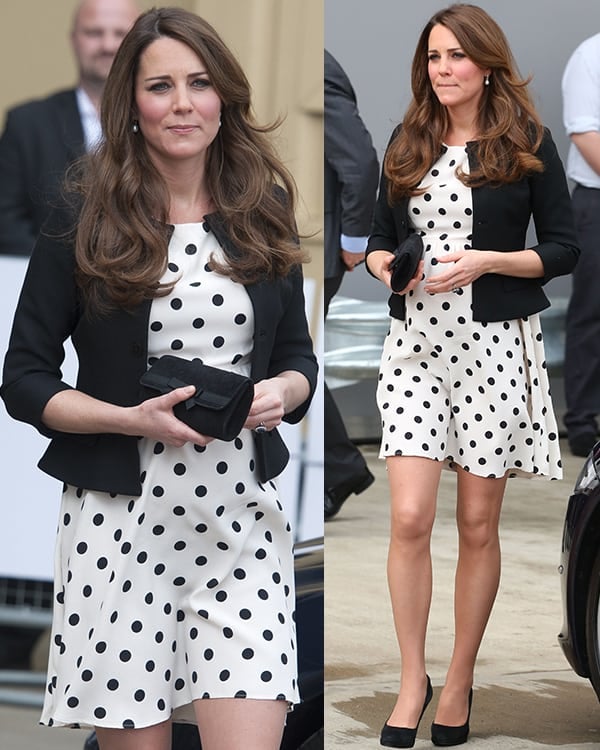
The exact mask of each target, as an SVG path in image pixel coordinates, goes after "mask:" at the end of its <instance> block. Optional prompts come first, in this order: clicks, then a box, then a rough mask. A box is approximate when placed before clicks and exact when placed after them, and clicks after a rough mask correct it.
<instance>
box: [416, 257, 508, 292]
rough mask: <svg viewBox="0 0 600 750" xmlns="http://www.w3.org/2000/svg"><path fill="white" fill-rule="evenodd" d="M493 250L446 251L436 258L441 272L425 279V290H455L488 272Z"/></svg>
mask: <svg viewBox="0 0 600 750" xmlns="http://www.w3.org/2000/svg"><path fill="white" fill-rule="evenodd" d="M495 254H497V253H494V252H493V251H487V250H461V251H459V252H457V253H446V254H445V255H440V256H438V257H437V258H436V260H437V262H438V264H440V265H441V267H442V272H441V273H438V274H435V275H434V276H429V277H428V278H427V279H425V291H426V292H428V293H429V294H441V293H446V292H456V291H458V290H459V289H462V287H465V286H467V284H472V283H473V282H474V281H475V279H478V278H479V277H480V276H483V274H484V273H489V270H490V268H489V264H490V259H491V256H492V255H495Z"/></svg>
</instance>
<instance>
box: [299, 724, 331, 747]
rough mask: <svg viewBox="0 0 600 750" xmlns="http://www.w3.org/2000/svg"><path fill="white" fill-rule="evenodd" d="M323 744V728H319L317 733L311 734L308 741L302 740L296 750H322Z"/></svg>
mask: <svg viewBox="0 0 600 750" xmlns="http://www.w3.org/2000/svg"><path fill="white" fill-rule="evenodd" d="M324 743H325V733H324V730H323V727H321V729H319V730H318V731H317V732H315V733H314V734H311V736H310V737H309V738H308V739H306V740H304V742H303V743H302V744H301V745H300V747H299V748H298V750H323V747H324Z"/></svg>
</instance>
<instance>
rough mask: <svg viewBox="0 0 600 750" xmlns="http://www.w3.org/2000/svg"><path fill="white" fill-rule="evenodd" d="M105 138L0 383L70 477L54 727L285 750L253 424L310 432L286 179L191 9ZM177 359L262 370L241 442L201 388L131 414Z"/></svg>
mask: <svg viewBox="0 0 600 750" xmlns="http://www.w3.org/2000/svg"><path fill="white" fill-rule="evenodd" d="M102 126H103V133H104V136H105V137H104V140H103V142H102V144H101V145H100V146H99V148H98V150H97V152H96V153H95V154H94V155H93V156H92V157H91V159H90V161H89V164H88V165H87V166H86V168H85V171H83V173H82V176H81V179H80V180H79V182H78V185H77V191H78V192H77V194H78V196H79V197H78V203H79V209H78V211H77V215H76V228H75V230H73V231H69V228H71V227H72V226H73V213H72V211H70V212H67V214H66V215H65V211H58V212H57V213H56V214H55V216H54V219H53V221H52V222H51V224H50V226H49V227H48V229H47V230H46V232H45V233H44V234H42V236H41V237H40V239H39V241H38V243H37V247H36V249H35V251H34V253H33V256H32V259H31V264H30V267H29V270H28V273H27V277H26V280H25V283H24V287H23V291H22V295H21V299H20V302H19V305H18V309H17V311H16V315H15V320H14V325H13V332H12V336H11V341H10V347H9V351H8V354H7V356H6V362H5V369H4V383H3V386H2V397H3V398H4V400H5V402H6V405H7V408H8V410H9V412H10V413H11V414H12V416H14V417H15V418H17V419H21V420H24V421H28V422H30V423H31V424H33V425H35V426H36V427H37V428H38V429H39V430H40V431H41V432H42V433H44V434H45V435H48V436H49V437H51V438H52V440H51V443H50V445H49V447H48V450H47V451H46V453H45V455H44V457H43V458H42V460H41V463H40V466H41V467H42V468H43V469H44V470H45V471H47V472H49V473H50V474H52V475H53V476H56V477H58V478H60V479H61V480H62V481H63V482H64V483H65V488H64V494H63V499H62V509H61V516H60V522H59V532H58V543H57V557H56V571H55V588H56V602H55V613H54V623H53V634H52V646H51V653H50V663H49V677H48V692H47V695H46V701H45V705H44V709H43V714H42V723H44V724H47V725H53V726H94V727H95V728H96V733H97V737H98V740H99V743H100V747H101V748H102V750H105V749H106V748H110V750H129V749H130V748H131V749H132V748H140V747H144V748H152V749H153V750H154V749H156V750H162V748H165V750H166V749H167V748H169V747H170V737H171V727H170V723H171V721H172V720H179V719H183V720H188V721H196V722H197V723H198V726H199V730H200V735H201V741H202V747H203V748H204V749H205V750H211V749H216V748H222V747H228V748H242V747H243V748H245V749H247V748H255V749H256V750H258V748H261V750H263V749H264V748H272V749H273V750H275V749H276V748H278V747H279V744H280V741H281V734H282V730H283V725H284V721H285V713H286V711H287V710H288V709H289V707H290V706H291V705H292V704H293V703H294V702H297V700H298V692H297V684H296V659H295V633H294V622H293V610H294V587H293V559H292V538H291V530H290V526H289V524H288V522H287V520H286V519H285V517H284V513H283V509H282V506H281V503H280V501H279V499H278V496H277V488H276V485H275V484H274V483H273V482H271V481H265V482H262V483H261V482H259V481H258V477H257V472H256V465H255V460H256V459H258V458H259V457H261V455H262V454H260V455H259V454H258V453H257V454H256V455H255V449H254V436H255V433H253V430H255V429H256V428H257V427H258V428H259V429H260V430H263V429H266V430H268V431H272V430H274V429H275V428H276V427H277V426H278V425H279V424H280V423H281V421H282V419H284V420H286V421H289V422H297V421H298V420H300V419H301V417H302V416H303V415H304V413H305V412H306V410H307V408H308V405H309V402H310V398H311V396H312V393H313V390H314V387H315V379H316V370H317V366H316V361H315V357H314V355H313V352H312V345H311V341H310V337H309V333H308V330H307V323H306V318H305V313H304V300H303V293H302V274H301V271H300V268H301V266H300V263H301V262H302V261H303V260H304V254H303V252H302V251H301V249H300V248H299V246H298V245H297V242H296V239H295V226H294V190H293V183H292V181H291V178H290V176H289V175H288V173H287V172H286V170H285V168H284V167H283V166H282V164H281V162H280V161H279V160H278V158H277V157H276V156H275V154H274V152H273V150H272V148H271V146H270V145H269V141H268V138H267V134H268V132H269V131H270V130H271V129H272V128H268V127H259V126H258V125H257V124H255V122H254V121H253V117H252V115H251V105H250V94H249V85H248V82H247V80H246V77H245V75H244V73H243V72H242V70H241V68H240V66H239V64H238V63H237V61H236V60H235V58H234V57H233V55H232V54H231V52H230V51H229V50H228V49H227V48H226V47H225V45H224V43H223V42H222V40H221V39H220V38H219V36H218V35H217V34H216V32H215V31H214V29H213V28H212V27H211V26H210V25H209V24H207V23H206V22H205V21H203V20H202V19H200V18H198V17H197V16H195V15H194V14H192V13H188V12H186V11H184V10H180V9H168V8H163V9H158V10H156V9H153V10H151V11H148V12H147V13H145V14H143V15H142V16H140V18H139V19H138V20H137V21H136V23H135V25H134V26H133V28H132V30H131V32H130V33H129V34H128V35H127V37H126V38H125V39H124V41H123V43H122V45H121V47H120V49H119V52H118V54H117V56H116V58H115V62H114V64H113V67H112V70H111V73H110V76H109V79H108V82H107V86H106V91H105V95H104V104H103V110H102ZM275 184H277V185H279V186H280V187H278V188H274V185H275ZM69 336H71V338H72V340H73V343H74V346H75V349H76V350H77V354H78V358H79V373H78V382H77V388H75V389H74V388H71V387H69V386H68V385H67V384H66V383H64V382H62V380H61V374H60V367H61V362H62V359H63V342H64V341H65V339H66V338H68V337H69ZM163 354H175V355H178V356H181V357H184V358H186V359H194V358H200V359H202V361H203V362H205V363H206V364H209V365H213V366H215V367H220V368H222V369H225V370H232V371H235V372H238V373H242V374H249V375H250V376H251V378H252V380H253V381H254V384H255V385H254V398H253V402H252V406H251V408H250V412H249V414H248V417H247V419H246V422H245V425H244V429H242V431H241V433H240V434H239V435H238V437H237V438H235V439H234V440H233V441H231V442H224V441H219V440H213V439H212V438H211V437H210V436H207V435H202V434H199V433H197V432H195V431H194V430H192V429H191V428H190V427H188V426H187V425H186V424H184V423H183V422H181V421H179V420H178V419H177V418H176V417H175V416H174V414H173V407H174V406H175V405H176V404H178V403H179V402H181V401H184V400H186V399H188V398H189V397H190V395H192V394H193V392H194V388H193V386H192V387H191V388H190V387H181V388H176V389H175V390H173V391H172V392H170V393H167V394H166V395H164V396H159V397H154V398H149V399H147V400H145V401H141V386H140V383H139V380H140V377H141V376H142V375H143V373H144V372H145V371H146V369H147V367H148V365H149V364H152V363H153V362H154V361H155V359H156V358H157V357H159V356H161V355H163ZM264 434H266V433H263V435H264ZM273 434H274V433H271V435H273ZM265 442H267V443H270V442H276V441H275V439H273V441H270V440H266V441H265ZM264 453H265V455H262V457H263V458H265V457H266V459H267V463H268V460H269V457H270V456H269V454H270V448H269V447H267V448H266V449H264ZM271 458H272V456H271ZM242 699H244V700H242Z"/></svg>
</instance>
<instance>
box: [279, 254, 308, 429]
mask: <svg viewBox="0 0 600 750" xmlns="http://www.w3.org/2000/svg"><path fill="white" fill-rule="evenodd" d="M282 283H285V284H289V294H287V295H286V301H285V303H284V307H283V310H282V314H281V317H280V319H279V322H278V324H277V329H276V331H275V338H274V340H273V347H272V351H271V357H270V361H269V366H268V372H267V377H271V378H272V377H275V376H277V375H279V374H280V373H282V372H284V371H285V370H295V371H296V372H300V373H302V375H304V376H305V377H306V379H307V380H308V383H309V386H310V393H309V396H308V398H307V399H306V401H305V402H304V403H302V404H300V406H298V407H297V408H296V409H294V410H293V411H291V412H288V413H287V414H286V415H285V417H284V421H285V422H290V423H292V424H294V423H296V422H299V421H300V420H301V419H302V417H303V416H304V415H305V414H306V412H307V411H308V407H309V406H310V402H311V400H312V397H313V395H314V392H315V389H316V387H317V374H318V365H317V358H316V356H315V354H314V351H313V344H312V340H311V337H310V333H309V330H308V321H307V319H306V313H305V309H306V308H305V302H304V282H303V275H302V269H301V268H300V267H298V268H296V269H295V270H294V271H293V272H292V273H291V274H290V275H289V276H288V278H287V279H285V280H284V281H283V282H282Z"/></svg>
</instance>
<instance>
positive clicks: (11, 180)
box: [0, 89, 84, 255]
mask: <svg viewBox="0 0 600 750" xmlns="http://www.w3.org/2000/svg"><path fill="white" fill-rule="evenodd" d="M83 152H84V136H83V127H82V125H81V119H80V115H79V109H78V107H77V99H76V96H75V90H74V89H70V90H68V91H59V92H58V93H56V94H53V95H52V96H49V97H48V98H47V99H38V100H35V101H31V102H27V103H26V104H22V105H20V106H18V107H15V108H14V109H11V110H10V111H9V112H8V114H7V116H6V125H5V128H4V132H3V133H2V136H0V254H2V255H29V254H30V253H31V251H32V250H33V246H34V244H35V240H36V238H37V235H38V232H39V230H40V228H41V226H42V224H43V223H44V220H45V219H46V217H47V215H48V213H49V211H50V208H51V206H52V205H53V204H54V205H55V204H56V198H57V195H58V194H59V192H60V187H61V184H62V179H63V175H64V172H65V169H66V167H67V166H68V165H69V164H70V163H71V162H72V161H74V160H75V159H76V158H77V157H79V156H81V155H82V154H83Z"/></svg>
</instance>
